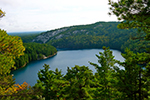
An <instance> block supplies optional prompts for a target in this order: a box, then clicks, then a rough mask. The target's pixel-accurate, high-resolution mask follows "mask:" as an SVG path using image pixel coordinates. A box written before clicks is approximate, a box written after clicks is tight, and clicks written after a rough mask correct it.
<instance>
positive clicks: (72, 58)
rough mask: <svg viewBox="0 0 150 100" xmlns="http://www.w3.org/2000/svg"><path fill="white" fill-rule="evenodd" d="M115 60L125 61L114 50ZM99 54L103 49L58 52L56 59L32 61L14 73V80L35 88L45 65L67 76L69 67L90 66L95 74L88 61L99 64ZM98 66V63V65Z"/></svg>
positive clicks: (118, 52)
mask: <svg viewBox="0 0 150 100" xmlns="http://www.w3.org/2000/svg"><path fill="white" fill-rule="evenodd" d="M112 51H113V55H114V56H115V59H117V60H120V61H124V58H123V57H122V56H121V52H120V51H118V50H112ZM99 52H103V50H102V49H84V50H64V51H58V53H57V55H55V56H54V57H51V58H48V59H43V60H38V61H32V62H31V63H29V64H28V65H27V66H26V67H24V68H20V69H18V70H16V71H13V72H12V74H14V78H15V79H16V80H15V81H16V83H19V84H22V83H23V82H24V81H26V82H27V83H28V84H30V85H31V86H33V85H34V84H35V83H36V80H37V79H38V75H37V73H38V71H39V70H40V69H43V65H44V64H48V65H49V66H50V68H51V70H55V69H56V68H58V69H59V70H62V73H63V74H65V73H66V71H67V67H74V66H75V65H80V66H83V65H85V66H89V68H90V69H91V70H93V72H95V71H96V70H95V68H94V67H93V66H92V65H90V64H89V63H88V61H90V62H93V63H97V62H98V59H97V57H96V56H95V54H98V55H99ZM97 64H98V63H97Z"/></svg>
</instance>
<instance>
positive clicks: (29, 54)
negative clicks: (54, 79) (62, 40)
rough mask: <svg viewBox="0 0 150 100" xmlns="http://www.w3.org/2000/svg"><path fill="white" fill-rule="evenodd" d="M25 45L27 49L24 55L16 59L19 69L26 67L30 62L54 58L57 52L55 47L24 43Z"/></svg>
mask: <svg viewBox="0 0 150 100" xmlns="http://www.w3.org/2000/svg"><path fill="white" fill-rule="evenodd" d="M23 45H24V47H25V52H24V55H23V56H21V57H20V58H16V59H15V66H16V67H17V68H20V67H24V66H25V65H26V64H27V63H29V62H30V61H34V60H39V59H44V58H46V57H50V56H53V55H55V54H56V52H57V50H56V48H55V47H53V46H51V45H48V44H39V43H24V44H23Z"/></svg>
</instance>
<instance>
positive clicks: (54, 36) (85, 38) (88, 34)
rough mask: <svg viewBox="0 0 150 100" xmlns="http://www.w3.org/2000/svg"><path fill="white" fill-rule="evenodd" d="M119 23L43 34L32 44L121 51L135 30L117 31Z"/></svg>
mask: <svg viewBox="0 0 150 100" xmlns="http://www.w3.org/2000/svg"><path fill="white" fill-rule="evenodd" d="M118 24H119V22H97V23H94V24H89V25H78V26H70V27H64V28H60V29H55V30H51V31H47V32H43V33H41V34H40V35H38V36H37V37H36V38H35V39H33V40H32V42H38V43H48V44H51V45H53V46H55V47H56V48H67V49H85V48H102V46H109V47H110V48H111V49H118V50H121V46H122V45H123V44H124V43H125V42H126V41H127V40H128V39H129V37H130V36H131V35H134V33H136V30H122V29H118V28H117V25H118Z"/></svg>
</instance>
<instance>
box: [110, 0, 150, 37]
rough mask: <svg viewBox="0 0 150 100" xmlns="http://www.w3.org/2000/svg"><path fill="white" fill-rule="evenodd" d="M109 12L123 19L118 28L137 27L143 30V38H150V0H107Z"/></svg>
mask: <svg viewBox="0 0 150 100" xmlns="http://www.w3.org/2000/svg"><path fill="white" fill-rule="evenodd" d="M109 5H111V7H110V11H111V12H110V13H109V14H115V15H116V16H117V17H118V19H119V20H125V21H124V22H122V23H121V24H119V25H118V28H121V29H128V28H137V29H138V30H141V31H143V32H144V34H145V36H143V37H144V38H145V39H147V40H149V39H150V27H149V25H150V17H149V16H150V11H149V7H150V1H149V0H119V1H118V2H113V1H112V0H109ZM141 35H142V34H141Z"/></svg>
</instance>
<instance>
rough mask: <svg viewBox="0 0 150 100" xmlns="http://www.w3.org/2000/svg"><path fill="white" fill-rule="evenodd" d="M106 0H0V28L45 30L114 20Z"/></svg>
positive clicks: (16, 30) (14, 30)
mask: <svg viewBox="0 0 150 100" xmlns="http://www.w3.org/2000/svg"><path fill="white" fill-rule="evenodd" d="M109 7H110V6H109V5H108V0H0V9H2V11H4V12H5V13H6V16H5V17H3V18H1V19H0V29H3V30H5V31H7V32H24V31H47V30H52V29H57V28H61V27H66V26H72V25H85V24H92V23H95V22H98V21H106V22H108V21H117V17H116V16H114V15H111V16H109V15H108V12H109Z"/></svg>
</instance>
